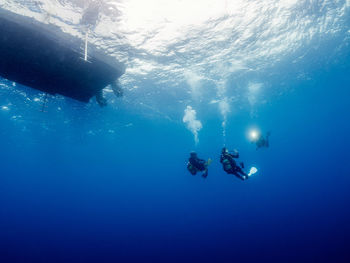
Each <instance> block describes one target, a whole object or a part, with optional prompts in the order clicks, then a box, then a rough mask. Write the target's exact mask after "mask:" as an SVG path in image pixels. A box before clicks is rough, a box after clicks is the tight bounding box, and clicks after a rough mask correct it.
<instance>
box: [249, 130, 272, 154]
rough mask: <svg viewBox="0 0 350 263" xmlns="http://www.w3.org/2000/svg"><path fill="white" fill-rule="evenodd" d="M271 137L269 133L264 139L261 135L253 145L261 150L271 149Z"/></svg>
mask: <svg viewBox="0 0 350 263" xmlns="http://www.w3.org/2000/svg"><path fill="white" fill-rule="evenodd" d="M270 135H271V132H267V133H266V136H265V137H264V136H263V135H259V137H257V138H256V139H255V140H253V143H255V144H256V149H257V150H258V149H260V148H269V146H270V144H269V137H270Z"/></svg>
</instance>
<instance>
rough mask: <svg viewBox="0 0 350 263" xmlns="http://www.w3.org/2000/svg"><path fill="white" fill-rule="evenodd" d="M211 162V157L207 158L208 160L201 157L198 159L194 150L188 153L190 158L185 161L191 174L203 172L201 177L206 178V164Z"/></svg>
mask: <svg viewBox="0 0 350 263" xmlns="http://www.w3.org/2000/svg"><path fill="white" fill-rule="evenodd" d="M210 163H211V159H210V158H209V159H208V161H205V160H203V159H199V158H198V156H197V153H196V152H193V151H192V152H191V153H190V158H188V163H187V170H188V171H189V172H190V173H191V174H192V175H196V174H197V172H204V173H203V174H202V177H203V178H207V176H208V166H209V165H210Z"/></svg>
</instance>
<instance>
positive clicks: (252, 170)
mask: <svg viewBox="0 0 350 263" xmlns="http://www.w3.org/2000/svg"><path fill="white" fill-rule="evenodd" d="M257 171H258V169H256V168H255V167H252V168H250V171H249V173H248V176H252V175H253V174H255V173H256V172H257Z"/></svg>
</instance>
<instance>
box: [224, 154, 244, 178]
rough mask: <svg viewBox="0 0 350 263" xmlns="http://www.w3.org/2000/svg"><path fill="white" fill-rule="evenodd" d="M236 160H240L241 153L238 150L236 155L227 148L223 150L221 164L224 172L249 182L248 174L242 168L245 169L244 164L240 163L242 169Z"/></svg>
mask: <svg viewBox="0 0 350 263" xmlns="http://www.w3.org/2000/svg"><path fill="white" fill-rule="evenodd" d="M234 158H239V153H238V151H237V150H235V151H234V153H230V152H229V151H228V149H227V148H226V147H224V148H222V151H221V156H220V163H222V167H223V169H224V171H225V172H226V173H228V174H233V175H235V176H236V177H238V178H239V179H241V180H247V179H248V174H246V173H245V172H244V171H243V170H242V168H244V164H243V163H240V165H241V167H242V168H241V167H240V166H238V165H237V164H236V161H235V160H234Z"/></svg>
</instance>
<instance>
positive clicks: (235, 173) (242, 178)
mask: <svg viewBox="0 0 350 263" xmlns="http://www.w3.org/2000/svg"><path fill="white" fill-rule="evenodd" d="M232 174H233V175H234V176H236V177H237V178H239V179H241V180H242V181H244V180H245V178H244V177H243V176H242V175H240V174H238V173H237V172H234V173H232Z"/></svg>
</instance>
